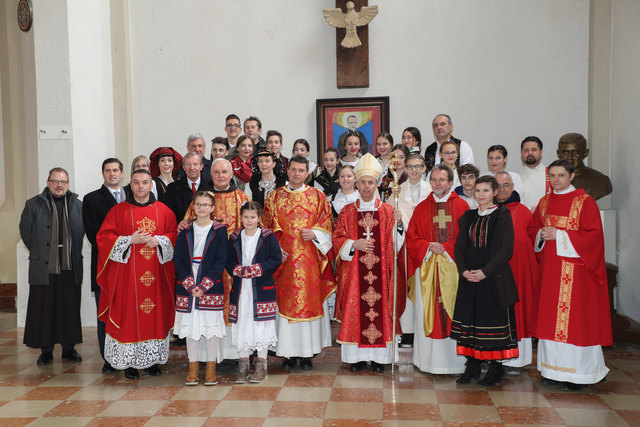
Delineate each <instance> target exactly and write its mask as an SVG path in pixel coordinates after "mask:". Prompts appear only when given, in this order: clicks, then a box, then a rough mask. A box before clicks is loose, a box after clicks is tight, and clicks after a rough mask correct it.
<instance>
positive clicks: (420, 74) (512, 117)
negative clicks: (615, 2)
mask: <svg viewBox="0 0 640 427" xmlns="http://www.w3.org/2000/svg"><path fill="white" fill-rule="evenodd" d="M370 4H371V5H373V4H377V5H378V6H379V8H380V12H379V14H378V16H377V17H376V18H375V19H374V20H373V22H372V23H371V24H370V26H369V43H370V87H369V88H366V89H341V90H339V89H337V88H336V86H335V84H336V60H335V55H336V53H335V29H333V28H331V27H329V25H328V24H327V23H326V22H325V21H324V19H323V17H322V8H323V7H334V6H335V3H334V2H333V1H332V0H324V1H322V2H291V1H285V0H273V1H270V2H252V1H248V0H235V1H233V2H230V1H223V0H217V1H191V2H189V6H188V7H185V6H184V4H182V3H178V2H171V1H157V0H136V1H135V2H130V17H131V20H130V22H131V56H132V86H133V123H134V144H135V151H136V153H144V154H149V153H150V152H151V151H152V150H153V149H154V148H155V147H158V146H161V145H171V146H174V147H175V148H177V149H179V150H181V151H184V150H185V145H186V137H187V136H188V135H189V134H190V133H192V132H195V131H199V132H202V133H203V134H204V135H205V137H206V138H207V140H210V139H211V138H212V137H214V136H217V135H224V132H223V126H224V117H225V116H226V115H227V114H228V113H231V112H234V113H236V114H238V115H239V116H240V117H242V118H245V117H247V116H249V115H251V114H255V115H257V116H259V117H260V118H261V119H262V122H263V135H264V133H266V131H267V130H268V129H279V130H281V131H282V133H283V135H284V139H285V147H284V152H285V155H290V153H291V149H292V143H293V140H295V139H296V138H299V137H305V138H307V139H308V140H309V141H310V143H311V145H312V158H314V159H315V157H316V150H315V143H316V123H315V100H316V99H317V98H332V97H360V96H385V95H388V96H390V111H391V117H390V121H391V129H390V130H391V133H392V134H393V136H394V138H395V140H396V142H400V137H401V132H402V129H404V128H405V127H406V126H417V127H418V128H419V129H420V130H421V132H422V135H423V140H424V141H423V148H424V147H425V146H426V144H428V143H430V142H431V141H432V140H433V135H432V132H431V120H432V118H433V116H435V115H436V114H437V113H439V112H446V113H449V114H451V116H452V117H453V119H454V127H455V129H454V135H455V136H457V137H460V138H463V139H465V140H467V141H469V142H470V143H471V145H472V146H473V149H474V154H475V158H476V164H477V165H478V166H480V167H481V169H483V170H486V150H487V148H488V147H489V146H490V145H493V144H503V145H505V146H506V147H507V148H508V149H509V151H510V153H511V156H510V158H511V159H510V163H509V166H508V167H509V168H513V169H515V170H518V169H520V167H521V165H520V161H519V144H520V141H521V140H522V139H523V138H524V137H525V136H528V135H532V134H534V135H538V136H539V137H541V138H542V140H543V141H544V142H545V143H546V144H547V145H546V147H547V149H546V153H545V156H544V159H543V161H544V162H546V163H550V162H551V161H552V160H553V159H554V158H555V149H556V145H557V140H558V137H559V136H560V135H562V134H563V133H566V132H570V131H576V132H582V133H586V132H587V108H588V102H587V101H588V99H587V92H588V43H589V1H587V0H576V1H564V2H556V1H553V0H548V1H537V2H525V1H512V0H489V1H483V2H462V1H445V0H438V1H436V0H432V1H423V0H411V1H409V0H407V1H402V2H399V1H393V2H392V1H371V2H370Z"/></svg>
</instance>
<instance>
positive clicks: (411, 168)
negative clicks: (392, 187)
mask: <svg viewBox="0 0 640 427" xmlns="http://www.w3.org/2000/svg"><path fill="white" fill-rule="evenodd" d="M405 167H406V168H407V169H409V170H414V169H415V170H420V169H422V168H423V167H424V165H406V166H405Z"/></svg>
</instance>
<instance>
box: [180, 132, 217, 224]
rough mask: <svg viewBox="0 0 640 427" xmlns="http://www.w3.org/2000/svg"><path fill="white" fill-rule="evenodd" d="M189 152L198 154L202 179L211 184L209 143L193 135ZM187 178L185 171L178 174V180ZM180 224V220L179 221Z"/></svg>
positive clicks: (188, 144)
mask: <svg viewBox="0 0 640 427" xmlns="http://www.w3.org/2000/svg"><path fill="white" fill-rule="evenodd" d="M187 151H188V152H190V153H196V154H197V155H199V156H200V159H201V160H200V162H201V163H202V170H201V172H200V179H202V181H203V182H204V183H206V184H208V183H210V182H211V160H210V159H209V158H208V157H207V143H206V142H204V137H203V136H202V134H200V133H192V134H191V135H189V137H188V138H187ZM184 177H185V171H184V170H182V169H181V170H180V172H178V179H179V180H182V179H184ZM178 222H180V219H178Z"/></svg>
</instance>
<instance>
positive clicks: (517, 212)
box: [505, 202, 540, 340]
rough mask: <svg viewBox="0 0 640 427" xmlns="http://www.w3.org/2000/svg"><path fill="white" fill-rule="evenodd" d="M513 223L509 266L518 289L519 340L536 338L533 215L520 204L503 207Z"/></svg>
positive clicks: (536, 281)
mask: <svg viewBox="0 0 640 427" xmlns="http://www.w3.org/2000/svg"><path fill="white" fill-rule="evenodd" d="M505 206H506V207H507V208H509V211H510V212H511V219H512V220H513V233H514V242H513V256H512V257H511V259H510V260H509V265H510V266H511V270H512V271H513V276H514V278H515V279H516V286H517V287H518V298H519V301H518V302H517V303H516V305H515V312H516V329H517V331H518V340H520V339H522V338H528V337H532V336H534V335H535V333H534V331H535V321H536V316H537V309H538V294H539V292H540V289H539V287H540V286H539V283H538V260H537V259H536V256H535V253H534V252H533V241H532V240H531V237H530V236H529V226H530V224H531V222H532V221H533V215H532V214H531V211H530V210H529V208H527V207H526V206H525V205H523V204H522V203H520V202H512V203H509V204H508V205H505Z"/></svg>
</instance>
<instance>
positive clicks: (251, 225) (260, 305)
mask: <svg viewBox="0 0 640 427" xmlns="http://www.w3.org/2000/svg"><path fill="white" fill-rule="evenodd" d="M260 214H261V206H260V204H259V203H256V202H247V203H245V204H244V205H243V206H242V208H241V209H240V215H241V218H242V227H243V228H242V229H240V230H236V231H235V232H234V233H233V234H232V235H231V236H229V251H228V252H229V258H228V259H227V271H228V272H229V274H231V275H232V276H233V286H232V288H231V293H230V296H229V322H231V342H232V344H233V345H235V346H236V347H237V348H238V354H239V355H240V360H239V364H238V376H237V378H236V383H237V384H242V383H245V382H247V380H248V381H249V382H252V383H260V382H262V381H263V380H264V379H266V378H267V351H268V349H269V347H270V346H272V347H274V346H275V345H276V343H277V342H278V339H277V338H276V321H275V318H276V313H277V303H276V289H275V282H274V280H273V272H274V271H275V270H276V269H277V268H278V267H279V266H280V264H281V262H282V250H281V249H280V244H279V243H278V239H276V236H275V235H274V234H273V232H272V231H271V230H267V229H264V228H260V227H259V223H260ZM254 351H257V352H258V358H257V360H256V365H255V371H254V373H253V374H251V375H250V376H249V356H250V355H251V354H252V353H253V352H254Z"/></svg>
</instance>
